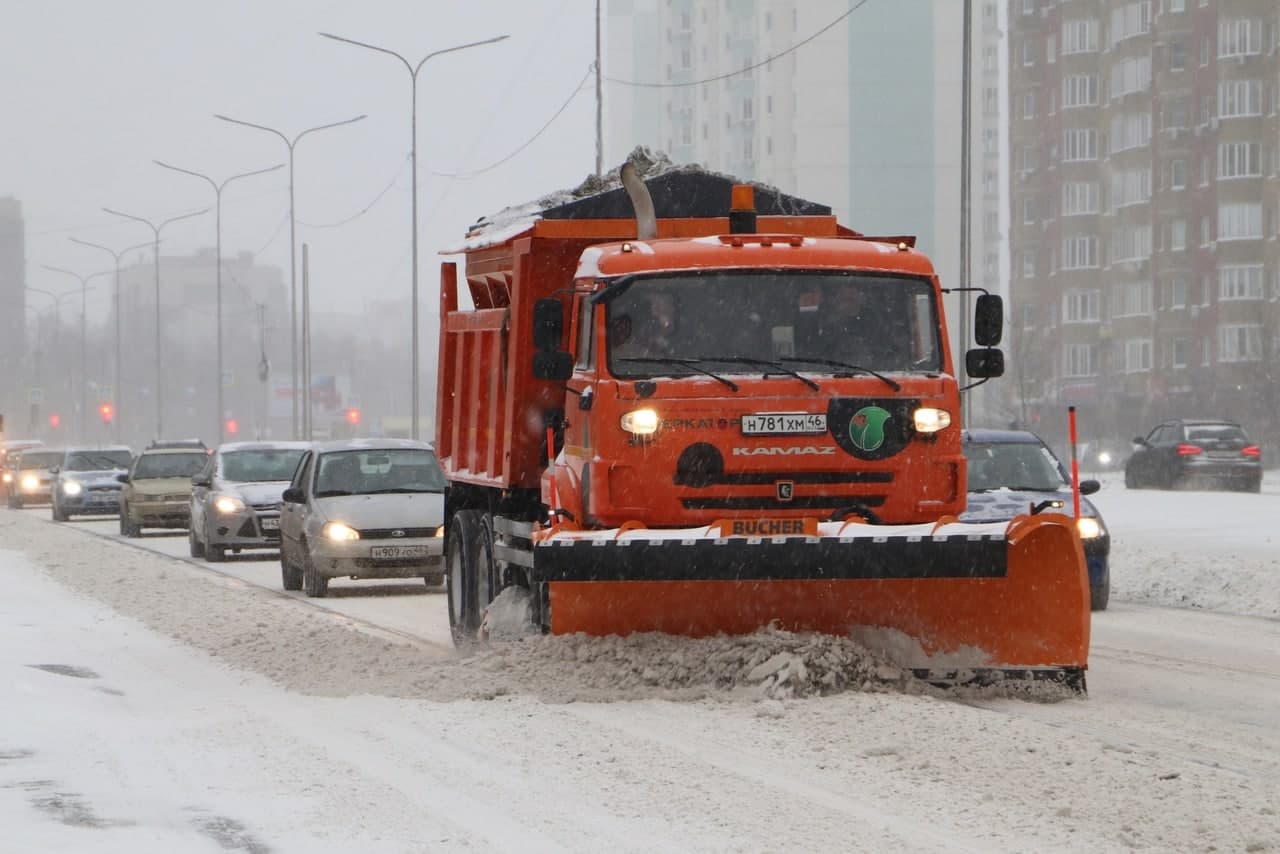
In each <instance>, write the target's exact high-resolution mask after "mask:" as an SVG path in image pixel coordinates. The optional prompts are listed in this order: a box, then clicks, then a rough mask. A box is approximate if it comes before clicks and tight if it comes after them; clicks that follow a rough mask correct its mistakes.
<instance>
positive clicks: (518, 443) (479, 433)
mask: <svg viewBox="0 0 1280 854" xmlns="http://www.w3.org/2000/svg"><path fill="white" fill-rule="evenodd" d="M623 184H624V185H625V186H624V187H619V188H616V189H613V190H609V191H607V192H601V193H597V194H596V195H591V196H587V197H584V198H578V199H574V200H570V201H562V202H561V203H559V204H553V205H551V206H546V207H542V208H524V209H516V210H515V211H514V212H511V211H509V212H507V216H505V217H498V218H494V219H492V220H489V221H483V220H482V221H481V222H480V223H479V224H478V225H477V226H475V227H473V228H472V230H471V233H470V234H468V236H467V239H466V242H465V244H464V245H463V246H462V247H461V248H460V249H458V250H456V252H460V253H465V256H466V271H465V286H466V288H465V291H466V295H467V296H468V297H469V302H470V303H471V305H472V306H473V307H470V308H464V307H461V306H460V298H461V297H462V293H461V290H460V285H461V284H462V282H461V281H460V279H459V273H458V269H457V265H456V264H454V263H448V262H447V263H445V264H444V265H443V269H442V281H441V292H440V318H441V327H440V354H439V381H438V399H437V404H436V419H437V421H436V451H437V454H438V456H439V459H440V462H441V464H442V465H443V467H444V470H445V475H446V478H447V480H448V489H447V492H446V500H445V508H446V509H445V516H446V524H447V540H446V554H447V563H448V572H449V575H448V586H449V618H450V622H451V625H452V629H453V634H454V637H455V640H457V641H458V642H459V643H466V642H468V641H471V640H474V639H477V638H483V637H485V636H486V632H487V625H486V623H487V615H488V612H489V611H490V607H489V606H490V603H492V602H493V601H494V600H495V599H496V598H497V597H499V595H500V594H503V593H505V592H507V591H511V593H512V594H520V595H521V596H522V597H523V601H524V602H525V603H526V607H528V608H529V609H530V611H531V617H532V620H533V622H534V624H535V625H536V626H538V627H539V628H541V630H542V631H544V632H548V631H549V632H552V633H556V634H561V633H572V632H585V633H588V634H594V635H607V634H620V635H625V634H629V633H632V632H650V631H652V632H665V633H671V634H682V635H691V636H705V635H710V634H716V633H722V632H723V633H749V632H752V631H755V630H756V629H758V628H761V627H764V626H767V625H770V624H773V625H777V626H780V627H782V628H785V629H789V630H797V631H804V630H813V631H820V632H827V633H834V634H841V635H844V634H849V633H850V632H855V631H858V632H863V633H864V634H866V632H865V630H871V632H870V634H869V635H868V636H875V637H878V638H880V639H881V640H882V641H887V642H888V643H890V644H894V643H896V646H898V647H902V646H905V647H907V648H909V649H910V652H909V653H907V657H908V658H910V659H911V660H909V661H905V662H904V661H901V655H899V656H898V657H899V663H901V664H905V665H906V666H908V667H909V668H910V669H912V670H914V671H916V672H917V674H918V675H921V676H924V677H926V678H929V679H931V680H939V679H943V680H946V679H975V680H984V679H986V678H988V677H991V678H1004V677H1005V676H1007V675H1009V674H1016V675H1021V676H1025V677H1032V678H1049V679H1054V680H1058V681H1063V682H1066V683H1068V684H1070V685H1072V686H1075V687H1078V688H1080V689H1083V684H1084V670H1085V667H1086V660H1087V651H1088V646H1089V587H1088V579H1087V575H1086V571H1085V561H1084V556H1083V552H1082V550H1081V546H1080V541H1079V538H1078V535H1077V533H1076V529H1075V526H1074V525H1073V524H1072V523H1071V520H1070V519H1069V518H1067V517H1066V516H1062V515H1058V514H1052V513H1042V514H1038V515H1031V512H1030V510H1029V511H1028V515H1026V516H1020V517H1018V518H1017V519H1015V520H1013V521H1012V522H1011V523H1008V524H1005V523H999V524H993V525H974V524H960V523H958V522H956V520H955V517H956V515H957V514H959V513H960V512H961V511H962V510H963V509H964V506H965V492H966V491H965V461H964V456H963V454H962V451H961V444H960V428H961V425H960V417H959V416H960V390H959V388H958V383H957V380H956V376H955V371H954V370H953V367H952V361H951V358H950V355H949V354H950V349H949V345H948V341H947V332H946V324H945V322H944V320H943V314H942V293H943V291H942V290H941V288H940V286H939V282H938V278H937V275H936V274H935V272H934V270H933V267H932V265H931V264H930V262H929V260H928V258H926V257H925V256H924V255H923V254H921V253H920V252H918V251H916V250H915V249H914V248H913V246H914V240H913V239H912V238H899V237H893V238H872V237H866V236H863V235H860V234H858V233H856V232H853V231H850V230H849V229H847V228H844V227H843V226H840V225H839V224H837V222H836V220H835V218H834V217H833V216H832V215H831V213H830V209H829V208H825V207H822V206H819V205H816V204H814V203H812V202H806V201H804V200H802V199H798V198H795V197H790V196H786V195H782V194H780V193H778V192H777V191H776V190H772V189H769V188H764V187H753V186H751V185H736V184H734V183H733V181H732V180H731V179H729V178H727V177H725V176H720V175H715V174H711V173H706V172H701V171H697V170H692V169H681V170H674V171H668V172H666V173H664V174H662V175H659V176H657V177H654V178H651V179H650V180H649V181H648V182H647V183H646V182H644V181H642V180H640V179H639V178H638V177H637V176H636V174H635V172H634V170H633V169H631V168H630V167H624V168H623ZM450 254H455V253H454V252H451V253H450ZM1002 322H1003V321H1002V307H1001V303H1000V298H999V297H997V296H986V295H984V296H981V297H979V298H978V299H977V301H976V316H975V323H974V337H975V341H976V343H978V344H979V345H982V346H980V347H979V348H977V349H974V350H971V351H970V352H969V353H967V354H966V366H967V368H968V373H969V375H970V376H972V377H976V378H985V377H992V376H999V375H1000V374H1001V373H1002V371H1003V364H1004V363H1003V356H1002V354H1001V353H1000V351H999V350H996V349H994V345H995V344H998V343H999V339H1000V330H1001V325H1002ZM509 598H510V597H507V598H505V599H504V602H505V601H507V599H509ZM496 608H497V606H495V609H496ZM899 634H900V635H905V636H906V637H907V639H908V640H910V641H913V643H907V644H902V643H900V641H901V640H902V638H901V637H900V636H899Z"/></svg>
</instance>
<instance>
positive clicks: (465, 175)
mask: <svg viewBox="0 0 1280 854" xmlns="http://www.w3.org/2000/svg"><path fill="white" fill-rule="evenodd" d="M863 2H866V0H863ZM594 72H595V63H592V64H591V65H590V66H588V67H587V73H586V74H584V75H583V76H582V79H581V80H579V81H578V85H577V86H574V87H573V92H571V93H570V94H569V97H568V98H566V99H565V102H564V103H563V104H561V105H560V109H558V110H556V111H555V113H554V114H553V115H552V116H551V118H549V119H547V121H546V123H545V124H544V125H543V126H542V127H540V128H538V131H537V133H535V134H534V135H533V136H531V137H529V138H528V139H527V140H525V141H524V142H523V143H522V144H521V145H520V146H519V147H518V148H516V150H515V151H513V152H511V153H510V154H508V155H507V156H506V157H504V158H502V159H501V160H498V161H496V162H494V163H490V164H489V165H488V166H484V167H482V168H480V169H472V170H471V171H468V172H432V173H431V174H432V175H435V176H436V177H438V178H454V179H457V180H460V181H466V180H468V179H470V178H475V177H477V176H479V175H483V174H484V173H486V172H492V171H493V170H494V169H497V168H498V167H499V166H501V165H502V164H504V163H506V162H507V161H508V160H511V159H512V158H513V157H515V156H516V155H517V154H519V153H520V152H522V151H524V150H525V149H526V148H528V147H529V146H531V145H533V143H534V142H535V141H536V140H537V139H538V137H540V136H542V134H543V133H545V132H546V130H547V128H549V127H551V125H552V123H553V122H554V121H555V120H556V119H558V118H560V115H561V114H562V113H563V112H564V111H565V110H567V109H569V105H570V104H571V103H573V99H574V98H576V97H578V95H579V94H580V93H581V92H582V87H583V85H585V84H586V82H587V80H588V79H589V78H590V77H591V75H592V74H593V73H594Z"/></svg>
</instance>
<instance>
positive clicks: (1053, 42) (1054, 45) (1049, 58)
mask: <svg viewBox="0 0 1280 854" xmlns="http://www.w3.org/2000/svg"><path fill="white" fill-rule="evenodd" d="M1057 52H1058V37H1057V36H1054V35H1051V36H1049V37H1048V38H1047V39H1045V40H1044V61H1045V62H1047V63H1049V64H1050V65H1053V63H1054V59H1055V55H1056V54H1057Z"/></svg>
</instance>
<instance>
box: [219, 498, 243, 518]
mask: <svg viewBox="0 0 1280 854" xmlns="http://www.w3.org/2000/svg"><path fill="white" fill-rule="evenodd" d="M213 509H214V510H217V511H218V512H219V513H221V514H223V515H224V516H225V515H228V514H231V513H239V512H240V511H241V510H243V509H244V502H243V501H241V500H240V499H239V498H236V497H235V496H233V495H219V496H218V498H217V499H216V500H215V501H214V502H213Z"/></svg>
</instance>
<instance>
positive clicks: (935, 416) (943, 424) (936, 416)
mask: <svg viewBox="0 0 1280 854" xmlns="http://www.w3.org/2000/svg"><path fill="white" fill-rule="evenodd" d="M911 419H912V420H913V421H914V422H915V425H916V432H917V433H937V432H938V431H939V430H943V429H945V428H947V427H950V426H951V413H950V412H947V410H945V409H935V408H934V407H932V406H922V407H920V408H919V409H917V410H916V411H915V412H913V413H912V414H911Z"/></svg>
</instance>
